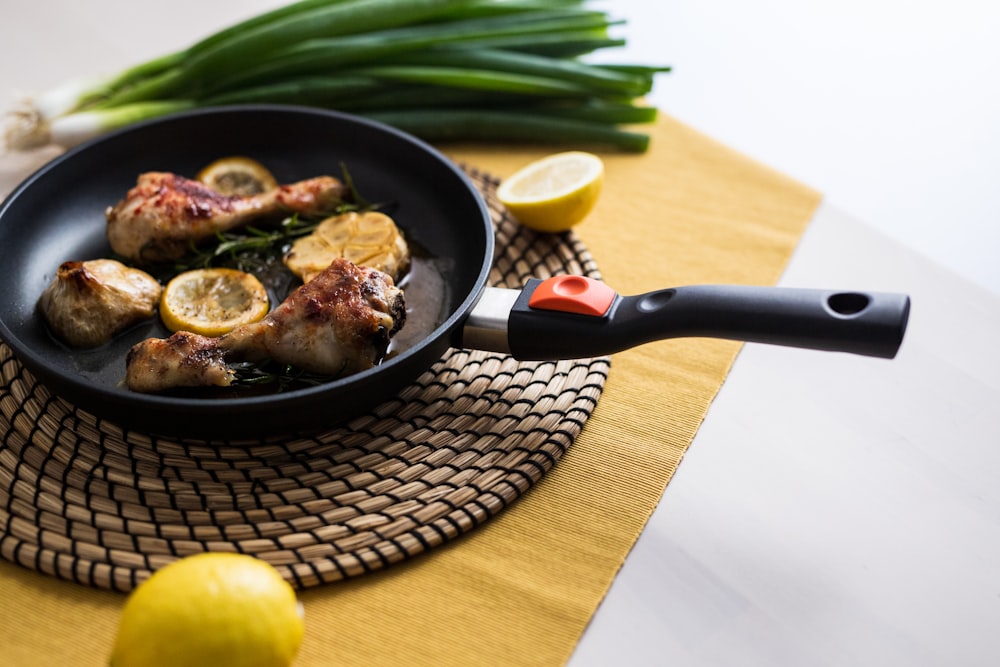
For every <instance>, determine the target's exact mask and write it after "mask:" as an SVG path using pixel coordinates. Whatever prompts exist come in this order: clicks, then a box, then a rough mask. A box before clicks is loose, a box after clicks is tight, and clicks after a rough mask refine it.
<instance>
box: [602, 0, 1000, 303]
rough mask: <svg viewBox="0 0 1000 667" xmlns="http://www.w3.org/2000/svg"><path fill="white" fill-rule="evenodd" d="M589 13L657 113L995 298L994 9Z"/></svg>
mask: <svg viewBox="0 0 1000 667" xmlns="http://www.w3.org/2000/svg"><path fill="white" fill-rule="evenodd" d="M600 4H601V6H602V7H607V8H609V9H610V10H611V11H612V13H613V14H616V15H620V16H622V17H624V18H626V19H627V20H628V24H627V26H626V27H625V28H624V29H619V30H618V34H621V35H623V36H625V37H627V39H628V40H629V44H628V46H627V48H626V51H625V52H624V53H623V52H621V51H615V52H608V53H607V54H606V56H605V59H608V60H618V59H621V58H623V57H625V58H630V59H632V60H635V61H640V62H655V63H665V64H668V65H671V66H672V67H673V68H674V71H673V72H672V73H671V74H668V75H664V76H662V77H661V78H660V79H659V80H658V81H657V86H656V89H655V91H654V93H653V95H652V97H651V100H652V101H653V102H655V103H656V104H657V106H659V107H660V108H661V109H663V110H665V111H666V112H667V113H669V114H671V115H672V116H674V117H676V118H679V119H680V120H682V121H684V122H685V123H687V124H689V125H692V126H694V127H696V128H697V129H699V130H701V131H703V132H705V133H707V134H709V135H711V136H712V137H713V138H715V139H718V140H719V141H721V142H723V143H725V144H728V145H729V146H731V147H733V148H735V149H737V150H740V151H741V152H743V153H745V154H747V155H749V156H751V157H753V158H755V159H757V160H759V161H761V162H764V163H765V164H767V165H769V166H771V167H774V168H776V169H778V170H779V171H782V172H784V173H786V174H788V175H790V176H793V177H795V178H797V179H798V180H800V181H802V182H804V183H806V184H808V185H810V186H812V187H814V188H816V189H817V190H820V191H821V192H823V193H824V194H825V195H826V196H827V199H828V201H830V202H832V203H834V204H835V205H837V206H839V207H840V208H842V209H844V210H846V211H847V212H848V213H850V214H852V215H854V216H855V217H857V218H860V219H861V220H863V221H864V222H866V223H868V224H871V225H874V226H875V227H877V228H879V229H880V230H882V231H884V232H886V233H888V234H889V235H891V236H893V237H895V238H897V239H899V240H902V241H903V242H905V243H906V244H908V245H909V246H910V247H912V248H914V249H916V250H917V251H919V252H920V253H922V254H924V255H926V256H928V257H930V258H931V259H934V260H936V261H937V262H939V263H942V264H944V265H946V266H948V267H949V268H951V269H952V270H954V271H957V272H959V273H960V274H962V275H963V276H965V277H966V278H968V279H971V280H973V281H975V282H978V283H980V284H981V285H983V286H986V287H988V288H989V289H991V290H992V291H994V292H995V293H1000V259H998V255H1000V185H998V183H997V181H998V179H1000V3H997V2H984V1H977V0H951V1H949V2H920V1H919V0H917V1H916V2H913V1H912V0H911V1H909V2H903V1H902V0H809V1H807V2H803V1H802V0H755V1H754V2H738V1H734V0H698V1H691V2H676V1H674V2H665V1H660V2H658V1H654V0H613V1H610V2H604V3H600ZM844 260H845V262H846V261H850V258H849V257H845V258H844Z"/></svg>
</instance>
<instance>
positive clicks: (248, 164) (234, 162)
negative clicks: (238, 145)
mask: <svg viewBox="0 0 1000 667" xmlns="http://www.w3.org/2000/svg"><path fill="white" fill-rule="evenodd" d="M198 180H199V181H201V182H202V183H204V184H205V185H207V186H208V187H210V188H212V189H213V190H215V191H216V192H221V193H222V194H224V195H239V196H242V197H249V196H250V195H258V194H260V193H262V192H267V191H268V190H273V189H274V188H276V187H278V181H277V180H276V179H275V178H274V176H273V175H272V174H271V172H270V171H269V170H268V169H267V167H265V166H264V165H262V164H261V163H260V162H257V161H256V160H254V159H252V158H248V157H243V156H241V155H234V156H231V157H224V158H220V159H218V160H216V161H215V162H213V163H212V164H210V165H208V166H207V167H205V168H204V169H202V170H201V171H199V172H198Z"/></svg>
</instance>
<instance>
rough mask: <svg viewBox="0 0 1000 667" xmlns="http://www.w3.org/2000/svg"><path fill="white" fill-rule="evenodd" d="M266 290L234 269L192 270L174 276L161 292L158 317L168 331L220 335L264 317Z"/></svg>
mask: <svg viewBox="0 0 1000 667" xmlns="http://www.w3.org/2000/svg"><path fill="white" fill-rule="evenodd" d="M268 307H269V305H268V300H267V290H265V289H264V286H263V285H261V283H260V281H259V280H257V278H256V277H255V276H253V275H251V274H249V273H244V272H243V271H237V270H236V269H195V270H194V271H185V272H184V273H180V274H178V275H176V276H175V277H174V278H173V279H172V280H171V281H170V282H169V283H167V286H166V287H165V288H164V289H163V296H162V297H161V298H160V318H161V319H162V320H163V324H164V325H165V326H166V327H167V328H168V329H170V330H171V331H190V332H191V333H196V334H201V335H203V336H221V335H222V334H224V333H227V332H229V331H232V330H233V329H235V328H236V327H238V326H239V325H241V324H247V323H249V322H256V321H258V320H260V319H261V318H263V317H264V316H265V315H267V311H268Z"/></svg>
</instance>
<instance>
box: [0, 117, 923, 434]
mask: <svg viewBox="0 0 1000 667" xmlns="http://www.w3.org/2000/svg"><path fill="white" fill-rule="evenodd" d="M225 155H248V156H251V157H253V158H255V159H257V160H259V161H260V162H262V163H263V164H265V165H267V166H268V167H269V168H270V169H271V170H272V171H273V172H274V174H275V176H276V177H277V178H278V180H279V181H280V182H291V181H295V180H299V179H304V178H308V177H311V176H315V175H318V174H334V175H336V174H339V173H340V166H341V164H343V165H346V166H347V168H348V170H349V172H350V174H351V176H352V178H353V179H354V182H355V183H357V184H358V185H359V188H360V189H361V192H362V194H364V196H365V197H366V198H367V199H368V200H370V201H376V202H382V201H392V202H396V203H397V204H398V206H397V207H396V208H394V210H393V217H394V219H395V220H396V221H397V223H398V224H399V225H400V226H401V227H402V228H403V229H404V230H405V231H406V233H407V236H408V238H410V239H411V240H412V241H413V242H415V243H416V244H418V245H419V246H421V247H423V248H424V249H426V250H427V251H428V252H429V254H430V255H431V256H433V257H435V258H438V260H439V262H438V263H439V266H441V267H443V269H442V270H443V273H444V279H445V284H446V292H447V307H446V311H445V315H444V316H443V318H442V320H441V322H440V324H439V325H438V326H437V327H436V328H434V329H433V331H432V332H431V333H430V334H429V335H428V336H426V337H425V338H424V339H422V340H421V341H419V342H418V343H416V344H415V345H413V346H412V347H410V348H409V349H407V350H405V351H403V352H401V353H400V354H398V355H395V356H393V357H392V358H390V359H388V360H386V361H384V362H383V363H382V364H380V365H378V366H376V367H375V368H372V369H370V370H367V371H363V372H361V373H358V374H355V375H351V376H349V377H345V378H341V379H334V380H331V381H330V382H327V383H324V384H321V385H319V386H313V387H306V388H302V389H295V390H291V391H286V392H281V393H274V394H268V395H258V396H239V397H231V398H226V397H223V398H198V397H180V396H160V395H147V394H137V393H134V392H130V391H128V390H127V389H125V388H124V387H122V386H121V382H122V378H123V376H124V358H125V355H126V353H127V351H128V349H129V348H130V347H131V346H132V345H133V344H135V343H136V342H138V341H140V340H143V339H145V338H148V337H150V336H165V335H167V334H168V332H167V331H166V330H165V329H163V327H162V325H161V324H159V323H158V322H157V321H149V322H148V323H145V324H143V325H139V326H136V327H133V328H132V329H130V330H128V331H127V332H125V333H124V334H121V335H119V336H118V337H117V338H116V339H115V340H113V341H112V342H110V343H108V344H106V345H104V346H102V347H99V348H96V349H92V350H73V349H70V348H68V347H66V346H64V345H62V344H61V343H60V342H59V341H57V340H55V339H54V338H53V337H52V336H51V335H50V333H49V331H48V330H47V328H46V327H45V325H44V324H43V323H42V321H41V319H40V317H39V316H38V314H37V312H36V302H37V300H38V296H39V295H40V294H41V292H42V290H43V289H44V288H45V287H46V286H47V285H48V283H49V282H50V281H51V280H52V277H53V275H54V272H55V270H56V268H57V267H58V266H59V264H60V263H61V262H63V261H67V260H84V259H93V258H97V257H103V256H108V255H109V253H110V250H109V248H108V246H107V242H106V239H105V220H104V210H105V208H106V207H107V206H108V205H110V204H113V203H115V202H117V201H118V200H119V199H121V198H122V197H123V196H124V194H125V192H126V191H127V190H128V189H129V188H130V187H132V186H133V185H134V184H135V181H136V178H137V176H138V174H140V173H142V172H144V171H172V172H176V173H179V174H185V175H192V174H195V173H197V171H198V170H199V169H200V168H201V167H203V166H204V165H206V164H208V163H209V162H211V161H212V160H214V159H216V158H218V157H222V156H225ZM493 246H494V238H493V228H492V223H491V220H490V215H489V211H488V209H487V207H486V204H485V202H484V201H483V199H482V197H481V196H480V194H479V193H478V192H477V190H476V189H475V187H474V186H473V184H472V183H471V181H470V180H469V179H468V178H466V176H465V175H464V174H463V173H462V171H461V170H460V169H459V168H458V167H457V166H456V165H454V164H453V163H452V162H451V161H449V160H448V159H447V158H445V157H444V156H443V155H442V154H440V153H439V152H437V151H436V150H435V149H433V148H432V147H430V146H428V145H426V144H425V143H423V142H421V141H419V140H417V139H415V138H413V137H411V136H409V135H407V134H405V133H402V132H400V131H397V130H395V129H393V128H390V127H387V126H384V125H382V124H379V123H375V122H371V121H367V120H364V119H361V118H357V117H353V116H349V115H345V114H341V113H337V112H332V111H322V110H315V109H307V108H301V107H290V106H274V105H263V106H241V107H228V108H227V107H220V108H214V109H203V110H198V111H194V112H188V113H183V114H178V115H175V116H171V117H167V118H163V119H159V120H154V121H150V122H146V123H143V124H139V125H134V126H131V127H129V128H126V129H124V130H121V131H118V132H116V133H113V134H110V135H107V136H105V137H103V138H99V139H97V140H95V141H93V142H90V143H88V144H85V145H82V146H80V147H78V148H76V149H74V150H71V151H69V152H67V153H65V154H63V155H62V156H60V157H58V158H56V159H55V160H53V161H52V162H50V163H48V164H47V165H45V166H44V167H42V168H41V169H39V170H38V171H37V172H36V173H35V174H34V175H32V176H31V177H30V178H28V179H27V180H26V181H25V182H24V183H22V184H21V185H20V186H18V187H17V189H15V190H14V191H13V192H12V193H11V195H10V196H9V197H8V198H7V200H5V202H4V203H3V206H2V208H0V248H2V249H3V257H4V261H3V264H2V266H0V284H2V285H3V297H2V299H0V337H2V338H3V340H4V341H5V342H6V343H7V345H9V346H10V348H11V349H12V350H13V352H14V353H15V354H16V355H17V357H18V359H19V360H20V361H21V363H22V364H23V365H24V366H25V367H26V368H27V369H28V370H30V371H31V372H32V373H34V374H35V376H36V377H37V378H38V379H39V380H41V381H42V382H43V383H45V384H46V385H47V386H49V388H50V389H51V390H53V391H54V392H55V393H56V394H57V395H61V396H62V397H64V398H66V399H67V400H69V401H71V402H73V403H75V404H76V405H78V406H79V407H81V408H83V409H85V410H87V411H89V412H91V413H93V414H95V415H97V416H99V417H102V418H105V419H109V420H111V421H114V422H117V423H120V424H122V425H123V426H125V427H127V428H135V429H140V430H144V431H148V432H154V433H162V434H167V435H176V436H191V437H199V438H208V437H226V438H239V437H244V436H248V437H260V436H261V435H265V434H276V433H287V432H293V431H299V432H301V431H308V430H314V429H317V428H321V427H324V426H330V425H333V424H335V423H337V422H339V421H342V420H345V419H347V418H349V417H351V416H353V415H357V414H359V413H361V412H363V411H364V410H365V409H367V408H370V407H372V406H373V405H375V404H376V403H378V402H380V401H382V400H384V399H386V398H388V397H390V396H391V395H393V394H395V393H396V392H398V391H399V390H400V389H401V388H402V387H404V386H405V385H407V384H408V383H410V382H411V381H413V380H414V379H415V378H416V377H417V376H419V375H420V373H422V372H423V371H424V370H426V369H427V368H429V367H430V366H431V365H433V364H434V363H435V362H436V361H438V360H439V359H440V358H441V357H442V356H443V354H444V353H445V352H446V350H447V349H448V347H449V346H455V347H469V348H479V349H487V350H491V351H500V352H510V353H512V354H514V356H515V357H516V358H519V359H524V360H528V359H546V358H548V359H561V358H577V357H591V356H600V355H604V354H610V353H613V352H617V351H619V350H622V349H625V348H628V347H631V346H634V345H639V344H643V343H646V342H649V341H652V340H657V339H664V338H670V337H676V336H710V337H721V338H729V339H735V340H744V341H752V342H762V343H774V344H780V345H790V346H797V347H806V348H814V349H820V350H836V351H844V352H852V353H858V354H865V355H870V356H876V357H885V358H891V357H893V356H894V355H895V354H896V351H897V349H898V348H899V345H900V344H901V342H902V337H903V333H904V331H905V328H906V322H907V317H908V312H909V299H908V297H906V296H904V295H899V294H883V293H871V292H864V293H862V292H847V293H845V292H835V291H824V290H805V289H802V290H799V289H790V288H759V287H745V286H725V285H714V286H712V285H708V286H690V287H678V288H671V289H665V290H661V291H657V292H653V293H650V294H645V295H638V296H627V297H622V296H619V295H617V294H616V293H614V291H613V290H612V289H611V288H610V287H608V286H606V285H603V284H601V283H597V282H595V281H592V280H589V279H585V278H583V277H557V278H555V279H550V280H547V281H539V280H535V279H532V280H530V281H529V282H528V284H527V285H526V286H525V288H524V289H523V290H508V289H497V288H493V287H487V286H486V281H487V277H488V273H489V269H490V265H491V262H492V258H493Z"/></svg>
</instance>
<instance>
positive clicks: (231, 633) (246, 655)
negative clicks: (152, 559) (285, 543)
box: [109, 553, 305, 667]
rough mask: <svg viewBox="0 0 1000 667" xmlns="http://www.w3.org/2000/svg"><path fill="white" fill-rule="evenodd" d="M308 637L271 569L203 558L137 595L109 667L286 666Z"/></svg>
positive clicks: (291, 597) (244, 560)
mask: <svg viewBox="0 0 1000 667" xmlns="http://www.w3.org/2000/svg"><path fill="white" fill-rule="evenodd" d="M304 634H305V625H304V623H303V609H302V606H301V604H299V601H298V600H297V599H296V595H295V590H294V589H293V588H292V587H291V586H290V585H289V584H288V582H286V581H285V580H284V579H282V577H281V575H280V574H279V573H278V571H277V570H276V569H275V568H274V567H272V566H271V565H270V564H268V563H266V562H264V561H263V560H260V559H258V558H255V557H253V556H249V555H246V554H235V553H202V554H197V555H194V556H188V557H186V558H182V559H180V560H177V561H174V562H172V563H170V564H169V565H167V566H165V567H163V568H162V569H160V570H157V571H156V572H155V573H154V574H153V575H152V576H151V577H150V578H149V579H147V580H146V581H145V582H143V583H141V584H140V585H139V586H138V587H137V588H136V589H135V590H134V591H132V594H131V595H130V596H129V597H128V599H127V600H126V602H125V606H124V608H123V609H122V614H121V619H120V620H119V623H118V633H117V636H116V637H115V642H114V645H113V647H112V650H111V656H110V660H109V664H110V665H111V666H112V667H132V666H133V665H137V666H141V667H159V666H160V665H170V666H172V667H176V666H177V665H186V666H191V667H194V666H197V665H210V666H211V667H228V666H230V665H233V666H235V665H261V666H265V665H267V666H273V667H287V666H288V665H290V664H292V662H293V661H294V660H295V656H296V655H297V653H298V651H299V648H300V646H301V644H302V638H303V636H304Z"/></svg>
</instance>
